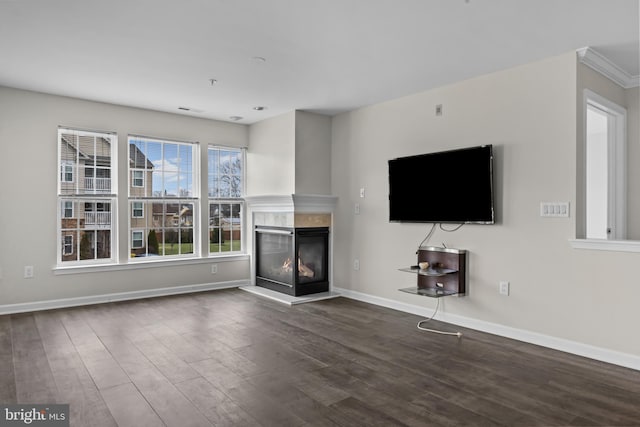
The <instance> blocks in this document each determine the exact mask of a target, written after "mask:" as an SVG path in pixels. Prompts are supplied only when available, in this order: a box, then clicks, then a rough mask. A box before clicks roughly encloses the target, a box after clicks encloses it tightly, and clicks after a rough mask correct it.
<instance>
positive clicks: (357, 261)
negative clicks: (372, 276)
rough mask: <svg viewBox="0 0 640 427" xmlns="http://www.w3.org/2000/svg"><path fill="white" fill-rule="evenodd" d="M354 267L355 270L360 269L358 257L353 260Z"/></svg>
mask: <svg viewBox="0 0 640 427" xmlns="http://www.w3.org/2000/svg"><path fill="white" fill-rule="evenodd" d="M353 269H354V270H355V271H358V270H360V260H359V259H358V258H356V259H354V260H353Z"/></svg>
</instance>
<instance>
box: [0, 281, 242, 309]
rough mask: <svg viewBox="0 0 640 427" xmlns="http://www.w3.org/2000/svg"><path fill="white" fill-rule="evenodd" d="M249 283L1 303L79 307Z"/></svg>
mask: <svg viewBox="0 0 640 427" xmlns="http://www.w3.org/2000/svg"><path fill="white" fill-rule="evenodd" d="M248 284H249V280H231V281H227V282H217V283H204V284H200V285H186V286H172V287H168V288H157V289H145V290H141V291H130V292H118V293H113V294H103V295H90V296H86V297H75V298H62V299H54V300H46V301H35V302H26V303H19V304H3V305H0V315H1V314H13V313H25V312H30V311H40V310H52V309H55V308H68V307H77V306H81V305H91V304H104V303H108V302H115V301H128V300H135V299H142V298H152V297H160V296H168V295H178V294H187V293H192V292H204V291H211V290H216V289H227V288H237V287H239V286H245V285H248Z"/></svg>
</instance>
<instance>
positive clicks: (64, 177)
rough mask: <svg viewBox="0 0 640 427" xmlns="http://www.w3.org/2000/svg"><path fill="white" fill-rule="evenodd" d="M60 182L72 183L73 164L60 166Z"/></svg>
mask: <svg viewBox="0 0 640 427" xmlns="http://www.w3.org/2000/svg"><path fill="white" fill-rule="evenodd" d="M60 181H61V182H73V163H70V162H62V164H61V165H60Z"/></svg>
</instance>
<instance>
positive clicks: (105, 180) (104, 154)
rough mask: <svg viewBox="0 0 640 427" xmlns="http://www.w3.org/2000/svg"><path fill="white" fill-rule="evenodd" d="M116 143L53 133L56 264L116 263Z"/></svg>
mask: <svg viewBox="0 0 640 427" xmlns="http://www.w3.org/2000/svg"><path fill="white" fill-rule="evenodd" d="M116 142H117V136H116V135H115V134H112V133H103V132H90V131H81V130H74V129H67V128H59V129H58V165H59V169H60V175H59V177H58V205H59V206H60V209H59V212H60V217H59V220H58V248H59V251H58V254H59V255H58V262H59V263H74V262H77V263H83V262H84V263H87V262H97V261H101V262H102V261H114V260H115V256H114V250H113V243H112V242H113V241H114V240H115V239H113V238H112V234H113V230H114V221H113V219H112V217H111V211H112V210H113V211H115V204H116V194H115V192H116V186H115V185H112V181H111V176H112V170H113V167H114V164H113V160H114V159H115V158H116V157H115V149H116V145H117V143H116ZM112 207H113V208H114V209H112Z"/></svg>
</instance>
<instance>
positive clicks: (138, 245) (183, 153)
mask: <svg viewBox="0 0 640 427" xmlns="http://www.w3.org/2000/svg"><path fill="white" fill-rule="evenodd" d="M197 158H198V145H197V144H193V143H187V142H175V141H164V140H158V139H152V138H146V137H140V136H130V137H129V174H128V175H129V179H130V182H129V212H130V213H129V230H130V252H131V257H132V258H139V257H148V256H167V257H176V256H181V255H187V254H194V253H197V252H198V251H197V248H198V245H197V243H198V235H199V232H198V222H197V220H196V213H197V212H198V206H199V205H198V189H197V185H196V183H197V174H196V168H195V167H194V159H197Z"/></svg>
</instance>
